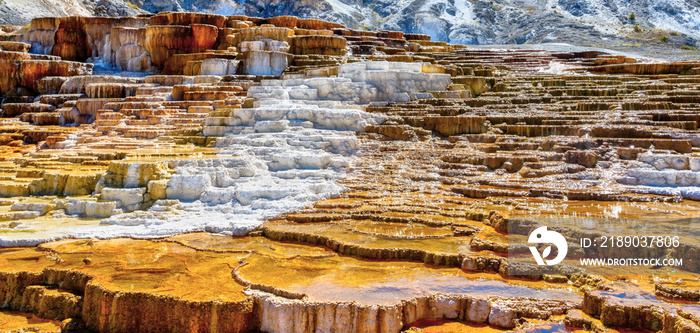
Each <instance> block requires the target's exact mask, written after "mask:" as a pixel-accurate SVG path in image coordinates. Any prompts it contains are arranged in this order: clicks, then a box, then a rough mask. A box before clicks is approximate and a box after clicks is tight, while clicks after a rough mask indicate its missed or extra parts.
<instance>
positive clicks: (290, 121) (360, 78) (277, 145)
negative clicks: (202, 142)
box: [0, 62, 450, 246]
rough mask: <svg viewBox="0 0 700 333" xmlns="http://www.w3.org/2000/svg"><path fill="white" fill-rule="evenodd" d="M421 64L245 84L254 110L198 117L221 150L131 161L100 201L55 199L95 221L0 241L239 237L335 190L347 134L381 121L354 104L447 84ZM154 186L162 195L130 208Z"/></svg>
mask: <svg viewBox="0 0 700 333" xmlns="http://www.w3.org/2000/svg"><path fill="white" fill-rule="evenodd" d="M424 66H427V65H424V64H421V63H388V62H366V63H353V64H345V65H342V66H341V68H340V71H339V72H340V75H339V76H338V77H329V78H311V79H286V80H270V81H263V84H262V85H261V86H256V87H251V88H250V90H249V91H248V97H249V98H254V99H255V100H256V102H255V107H254V108H243V109H235V111H231V112H229V113H228V114H225V115H222V114H214V115H210V116H208V117H207V119H206V123H205V127H204V135H206V136H216V137H218V138H217V141H216V147H217V148H219V149H221V151H220V153H219V155H220V157H218V158H202V159H193V160H173V161H168V166H169V167H170V168H173V169H174V170H175V173H174V174H172V176H171V177H170V178H169V179H168V180H158V181H151V182H149V183H148V184H139V179H143V178H144V175H143V173H144V172H148V171H149V170H151V169H152V167H150V166H147V165H145V164H139V162H131V163H130V165H129V167H128V170H127V174H126V176H125V180H124V184H123V187H121V188H115V187H105V186H104V184H103V183H104V180H102V181H100V183H98V185H97V187H96V189H95V192H94V194H101V198H102V201H99V202H97V201H94V200H83V199H77V198H76V199H70V198H69V199H67V200H63V201H62V202H65V203H64V204H63V205H65V212H66V214H67V215H69V216H71V215H72V216H76V217H79V216H87V217H91V218H103V219H102V220H101V221H100V220H90V219H86V220H85V223H80V224H77V225H76V224H74V223H66V224H65V225H61V224H60V223H56V225H55V226H53V227H52V228H51V229H50V230H47V231H44V228H45V226H42V225H40V224H41V222H33V223H23V224H21V225H18V226H17V227H15V230H14V232H13V233H12V234H10V235H3V236H2V237H0V245H3V246H8V245H31V244H38V243H41V242H45V241H47V240H52V239H60V238H67V237H70V238H85V237H97V238H112V237H135V238H153V237H165V236H171V235H175V234H179V233H183V232H191V231H208V232H214V233H220V234H228V235H243V234H245V233H246V232H249V231H251V230H253V229H255V228H257V227H258V226H259V225H260V224H261V223H262V222H264V221H265V220H266V219H269V218H272V217H274V216H277V215H279V214H281V213H284V212H290V211H294V210H297V209H300V208H303V207H305V206H308V205H310V204H311V203H313V202H314V201H317V200H320V199H323V198H328V197H331V196H333V195H337V194H339V193H340V192H341V191H342V190H343V187H342V186H340V185H338V184H337V182H336V180H337V179H338V178H340V177H343V176H344V175H345V174H346V173H347V170H348V166H350V165H351V164H352V160H353V157H355V156H358V154H359V153H360V152H358V151H357V147H356V137H355V133H356V132H363V131H364V128H365V126H367V125H376V124H380V123H381V122H382V121H383V119H384V116H382V115H378V114H370V113H367V112H365V111H363V106H362V104H366V103H368V102H371V101H382V100H401V101H407V100H410V99H411V98H412V97H416V96H421V97H423V98H425V97H426V96H425V95H426V94H425V92H427V91H439V90H445V89H446V88H447V85H448V84H449V83H450V76H449V75H448V74H433V73H424V72H422V71H423V68H424ZM428 95H429V94H428ZM73 145H74V143H73V142H72V140H68V141H67V142H65V143H62V146H63V147H66V148H67V149H69V148H70V147H72V146H73ZM150 164H152V163H150ZM139 185H141V186H139ZM144 185H145V186H144ZM163 187H165V191H166V194H167V196H166V197H167V199H160V200H156V201H155V203H154V204H153V206H151V207H150V208H148V209H147V210H145V211H144V210H139V207H141V205H142V204H143V203H144V201H147V199H148V198H149V195H151V193H153V192H155V191H157V190H158V188H163ZM17 208H22V207H17ZM24 208H27V209H29V207H24Z"/></svg>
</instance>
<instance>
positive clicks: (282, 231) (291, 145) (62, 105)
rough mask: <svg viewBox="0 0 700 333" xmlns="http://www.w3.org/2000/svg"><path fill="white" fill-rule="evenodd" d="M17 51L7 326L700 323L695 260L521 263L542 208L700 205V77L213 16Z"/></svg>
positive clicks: (645, 66) (56, 36)
mask: <svg viewBox="0 0 700 333" xmlns="http://www.w3.org/2000/svg"><path fill="white" fill-rule="evenodd" d="M0 37H2V40H3V41H0V50H2V51H0V93H2V94H3V96H4V99H3V100H2V106H1V108H2V119H0V143H1V144H2V145H1V146H0V149H1V150H0V152H1V153H2V155H0V156H1V158H2V161H0V196H2V198H0V221H1V222H0V246H2V248H0V306H1V307H2V308H4V309H5V310H2V311H0V330H21V329H22V328H23V327H24V328H28V327H34V326H36V328H35V330H43V331H55V330H58V329H62V331H63V332H69V331H84V330H87V331H99V332H136V331H144V332H171V331H172V332H243V331H255V330H259V331H264V332H400V331H414V332H416V331H421V330H422V331H424V332H438V331H465V332H467V331H484V332H487V331H493V330H506V329H513V330H525V331H527V332H539V331H557V330H562V329H569V330H581V331H606V330H608V331H612V332H614V331H616V330H627V329H631V330H647V331H663V332H668V333H671V332H679V333H680V332H700V328H699V327H700V319H699V318H700V305H698V303H697V302H698V300H700V292H698V286H699V285H698V278H699V277H700V275H699V274H698V271H699V270H700V263H699V262H698V261H697V260H690V261H687V262H686V263H685V265H684V266H683V270H681V271H674V273H676V274H677V275H674V276H671V277H667V276H665V275H664V274H665V273H668V272H670V271H671V270H673V269H672V268H670V267H660V268H659V270H658V272H659V274H658V276H649V275H643V274H641V273H638V272H636V271H634V270H633V269H632V270H628V269H625V270H612V271H608V272H607V273H606V274H589V273H585V272H580V271H576V270H575V269H572V270H571V271H570V272H569V273H567V274H563V275H562V274H540V275H529V276H525V277H523V276H512V275H511V274H510V273H509V269H508V261H507V260H506V256H507V253H508V251H509V246H511V250H512V247H513V246H514V245H509V243H508V239H509V237H510V238H512V239H522V237H524V236H523V235H521V234H520V233H517V234H514V233H512V234H510V235H509V234H508V232H509V230H511V231H513V230H528V228H529V227H530V226H531V224H530V223H531V220H532V219H537V218H571V217H573V218H577V217H586V218H591V219H595V218H640V217H645V218H650V219H653V221H654V223H656V224H655V225H654V226H653V227H654V228H657V229H658V230H667V229H673V228H674V223H680V222H678V221H688V220H690V222H692V219H693V218H696V217H697V216H698V214H700V204H699V203H698V200H700V133H699V132H698V124H699V122H700V89H699V88H700V63H663V62H653V61H645V60H641V59H634V58H630V57H626V56H613V55H609V54H605V53H601V52H593V51H590V52H570V53H561V52H560V53H556V52H546V51H522V50H521V51H509V50H498V51H495V50H478V49H473V48H467V47H464V46H459V45H450V44H447V43H443V42H433V41H430V39H429V37H428V36H424V35H413V34H403V33H401V32H393V31H379V32H368V31H355V30H351V29H346V28H345V27H343V26H341V25H339V24H336V23H332V22H325V21H320V20H313V19H300V18H296V17H274V18H267V19H262V18H255V17H243V16H228V17H227V16H220V15H207V14H195V13H161V14H157V15H148V16H139V17H129V18H101V17H100V18H97V17H94V18H90V17H87V18H86V17H67V18H41V19H35V20H33V21H32V24H31V25H30V26H29V27H26V28H24V29H22V30H20V31H17V32H15V33H13V34H10V35H0ZM696 222H697V221H696ZM576 227H577V226H564V228H563V229H561V230H563V231H562V232H570V233H577V232H578V233H586V235H592V236H593V237H595V235H597V234H596V232H598V231H597V230H583V231H582V230H581V229H577V228H576ZM567 230H568V231H567ZM523 234H526V233H524V232H523ZM690 234H691V236H694V237H695V241H692V239H693V238H689V240H687V242H684V243H682V244H681V246H679V247H678V248H676V249H674V250H673V251H677V252H681V253H683V254H685V256H686V257H690V258H699V257H700V244H698V243H697V229H692V228H691V231H690ZM512 239H511V240H512ZM570 251H578V253H583V252H585V251H586V250H585V249H582V248H575V249H574V250H570ZM610 251H611V253H613V252H614V251H615V250H610ZM658 255H668V253H658ZM28 318H29V319H28Z"/></svg>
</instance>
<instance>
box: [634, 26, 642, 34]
mask: <svg viewBox="0 0 700 333" xmlns="http://www.w3.org/2000/svg"><path fill="white" fill-rule="evenodd" d="M641 31H642V28H640V27H639V26H638V25H636V24H635V25H634V32H641Z"/></svg>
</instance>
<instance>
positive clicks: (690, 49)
mask: <svg viewBox="0 0 700 333" xmlns="http://www.w3.org/2000/svg"><path fill="white" fill-rule="evenodd" d="M680 49H681V50H686V51H697V50H698V47H697V46H690V45H681V46H680Z"/></svg>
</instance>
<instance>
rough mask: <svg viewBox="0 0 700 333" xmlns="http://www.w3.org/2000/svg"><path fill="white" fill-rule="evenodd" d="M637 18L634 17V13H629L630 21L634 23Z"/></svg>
mask: <svg viewBox="0 0 700 333" xmlns="http://www.w3.org/2000/svg"><path fill="white" fill-rule="evenodd" d="M636 18H637V16H635V15H634V12H632V13H630V21H634V20H635V19H636Z"/></svg>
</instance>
